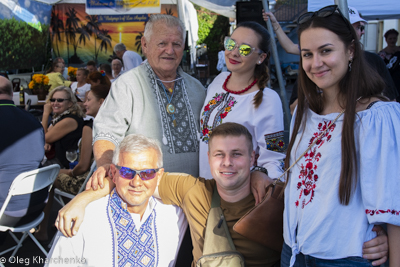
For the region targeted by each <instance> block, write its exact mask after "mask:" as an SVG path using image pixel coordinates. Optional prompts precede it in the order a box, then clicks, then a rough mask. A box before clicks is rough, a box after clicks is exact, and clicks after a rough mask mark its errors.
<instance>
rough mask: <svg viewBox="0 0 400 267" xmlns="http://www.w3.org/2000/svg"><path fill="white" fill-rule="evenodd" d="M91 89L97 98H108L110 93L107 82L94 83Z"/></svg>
mask: <svg viewBox="0 0 400 267" xmlns="http://www.w3.org/2000/svg"><path fill="white" fill-rule="evenodd" d="M90 91H91V92H92V94H93V95H94V97H96V98H97V99H102V98H103V99H106V97H107V95H108V93H109V92H110V87H109V86H107V85H105V84H97V85H93V86H92V87H91V88H90Z"/></svg>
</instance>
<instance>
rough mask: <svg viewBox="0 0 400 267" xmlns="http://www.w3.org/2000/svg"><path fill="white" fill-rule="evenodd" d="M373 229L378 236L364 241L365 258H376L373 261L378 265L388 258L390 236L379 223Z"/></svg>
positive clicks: (373, 263)
mask: <svg viewBox="0 0 400 267" xmlns="http://www.w3.org/2000/svg"><path fill="white" fill-rule="evenodd" d="M372 231H375V232H376V234H377V236H376V237H375V238H374V239H371V240H370V241H368V242H365V243H364V246H363V251H362V252H363V258H365V259H369V260H375V261H373V262H372V265H374V266H378V265H381V264H383V263H385V262H386V260H387V256H388V253H389V244H388V237H387V234H386V232H385V230H384V229H383V228H382V227H381V226H379V225H375V226H374V228H372Z"/></svg>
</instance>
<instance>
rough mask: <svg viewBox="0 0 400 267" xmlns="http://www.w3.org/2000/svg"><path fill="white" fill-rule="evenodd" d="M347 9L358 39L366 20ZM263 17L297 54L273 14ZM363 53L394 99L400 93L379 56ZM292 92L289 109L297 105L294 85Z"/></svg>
mask: <svg viewBox="0 0 400 267" xmlns="http://www.w3.org/2000/svg"><path fill="white" fill-rule="evenodd" d="M348 9H349V18H350V23H351V25H352V26H353V28H354V30H355V31H356V34H357V39H358V40H360V39H361V37H362V36H363V34H364V33H365V31H364V30H365V26H364V25H365V23H367V21H366V20H364V19H362V18H361V16H360V14H359V13H358V11H357V9H355V8H354V7H351V6H349V7H348ZM263 17H264V20H265V21H267V20H268V18H271V24H272V27H273V28H274V32H275V33H276V37H277V38H278V40H279V43H280V44H281V45H282V47H283V49H285V51H286V52H287V53H290V54H295V55H299V54H300V50H299V46H298V45H297V44H294V43H293V42H292V40H290V39H289V37H288V36H287V35H286V33H285V32H284V31H283V29H282V28H281V26H280V24H279V22H278V21H277V20H276V18H275V16H274V15H273V14H272V13H271V12H264V11H263ZM363 54H364V56H365V58H366V62H368V64H369V65H370V66H371V67H372V68H373V69H374V70H375V71H377V72H378V73H379V75H380V76H381V77H382V79H383V80H384V81H385V83H386V87H385V89H384V90H383V95H385V96H386V97H388V98H389V99H390V100H394V99H396V98H397V97H398V96H399V95H400V93H399V92H398V91H397V89H396V86H395V84H394V83H393V79H392V77H391V76H390V73H389V72H388V70H387V69H386V67H385V64H382V60H380V59H379V56H377V55H376V54H374V53H371V52H368V51H365V50H364V51H363ZM292 94H295V95H294V96H292V97H291V99H296V100H295V101H294V102H293V104H291V107H290V109H291V110H294V108H295V107H296V106H297V90H296V88H294V87H293V91H292Z"/></svg>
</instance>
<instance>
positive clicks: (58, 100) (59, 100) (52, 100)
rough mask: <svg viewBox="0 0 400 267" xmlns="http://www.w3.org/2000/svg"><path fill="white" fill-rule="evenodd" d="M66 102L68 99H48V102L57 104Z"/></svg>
mask: <svg viewBox="0 0 400 267" xmlns="http://www.w3.org/2000/svg"><path fill="white" fill-rule="evenodd" d="M66 100H69V99H65V98H51V99H50V102H56V101H57V102H58V103H62V102H64V101H66Z"/></svg>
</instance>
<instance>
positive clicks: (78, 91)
mask: <svg viewBox="0 0 400 267" xmlns="http://www.w3.org/2000/svg"><path fill="white" fill-rule="evenodd" d="M88 75H89V71H88V70H87V69H84V68H79V69H78V70H77V71H76V82H73V83H72V84H71V90H72V92H73V93H74V94H75V96H76V97H77V100H78V101H79V100H80V101H81V102H84V101H85V95H86V92H87V91H89V90H90V84H89V83H86V80H87V77H88ZM78 98H79V99H78Z"/></svg>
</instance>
